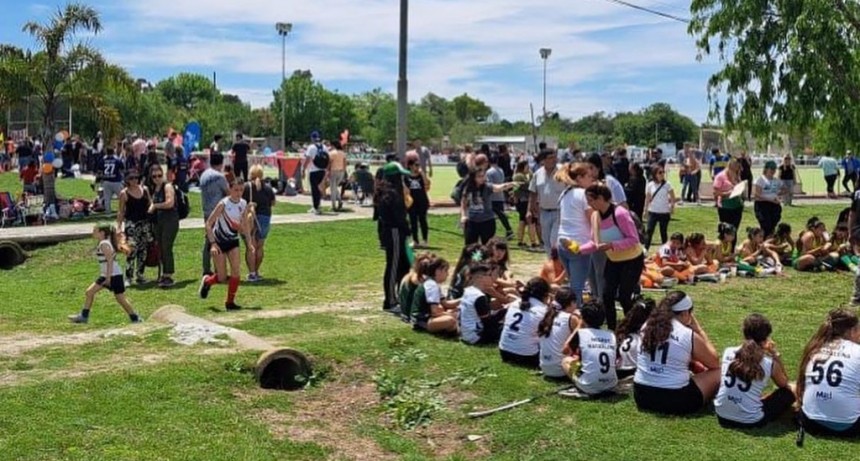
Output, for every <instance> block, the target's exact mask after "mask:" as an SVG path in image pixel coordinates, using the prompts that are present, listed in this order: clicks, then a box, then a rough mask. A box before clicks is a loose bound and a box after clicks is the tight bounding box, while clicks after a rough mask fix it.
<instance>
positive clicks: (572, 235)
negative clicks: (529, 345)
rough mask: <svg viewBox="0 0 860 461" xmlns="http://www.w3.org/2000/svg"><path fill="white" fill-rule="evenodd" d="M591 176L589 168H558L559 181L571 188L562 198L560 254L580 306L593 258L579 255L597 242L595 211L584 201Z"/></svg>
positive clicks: (591, 172) (569, 166)
mask: <svg viewBox="0 0 860 461" xmlns="http://www.w3.org/2000/svg"><path fill="white" fill-rule="evenodd" d="M592 174H593V167H592V166H591V165H590V164H588V163H570V164H567V165H562V166H561V167H559V170H558V174H557V175H556V180H558V181H560V182H562V183H564V184H567V186H568V188H567V190H566V191H565V192H564V193H563V194H562V195H561V198H559V226H558V252H559V257H561V263H562V265H563V266H564V270H565V272H567V276H568V277H569V279H570V290H571V291H573V293H574V294H575V295H576V303H577V305H582V303H583V299H582V292H583V290H584V289H585V281H586V280H587V279H588V269H589V267H591V255H589V254H583V253H582V252H580V251H579V246H580V244H585V243H587V242H590V241H593V240H594V235H593V231H592V228H591V213H592V210H591V209H590V208H589V207H588V201H587V199H586V197H585V188H586V187H588V186H591V184H592V182H593V181H594V177H593V176H592Z"/></svg>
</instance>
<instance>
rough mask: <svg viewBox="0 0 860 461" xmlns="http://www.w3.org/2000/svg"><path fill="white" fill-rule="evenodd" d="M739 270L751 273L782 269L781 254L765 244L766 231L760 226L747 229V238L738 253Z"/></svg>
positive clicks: (779, 270)
mask: <svg viewBox="0 0 860 461" xmlns="http://www.w3.org/2000/svg"><path fill="white" fill-rule="evenodd" d="M738 270H740V271H744V272H747V273H748V274H751V275H755V274H764V273H773V272H776V273H779V272H781V271H782V266H781V264H780V262H779V255H777V254H776V252H775V251H773V250H770V249H768V248H767V246H766V245H765V244H764V231H763V230H762V229H761V228H760V227H750V228H748V229H747V239H746V240H744V243H743V244H741V251H740V254H739V255H738Z"/></svg>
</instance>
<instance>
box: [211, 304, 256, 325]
mask: <svg viewBox="0 0 860 461" xmlns="http://www.w3.org/2000/svg"><path fill="white" fill-rule="evenodd" d="M261 310H263V308H262V307H261V306H250V307H246V306H242V309H241V310H239V311H228V310H227V309H224V308H220V309H219V308H217V307H214V306H209V312H214V313H216V314H229V313H232V312H241V311H261ZM216 322H217V319H216Z"/></svg>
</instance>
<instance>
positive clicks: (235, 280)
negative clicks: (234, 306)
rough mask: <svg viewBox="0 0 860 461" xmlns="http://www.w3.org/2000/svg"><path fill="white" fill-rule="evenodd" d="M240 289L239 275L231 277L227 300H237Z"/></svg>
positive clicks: (229, 301) (230, 301)
mask: <svg viewBox="0 0 860 461" xmlns="http://www.w3.org/2000/svg"><path fill="white" fill-rule="evenodd" d="M238 290H239V277H230V282H229V285H227V302H228V303H232V302H233V301H235V300H236V292H237V291H238Z"/></svg>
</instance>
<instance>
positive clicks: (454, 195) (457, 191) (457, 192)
mask: <svg viewBox="0 0 860 461" xmlns="http://www.w3.org/2000/svg"><path fill="white" fill-rule="evenodd" d="M465 184H466V180H465V179H460V180H459V181H457V183H456V184H454V189H453V190H452V191H451V200H453V201H454V203H456V204H457V205H460V204H462V203H463V189H464V188H465Z"/></svg>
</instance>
